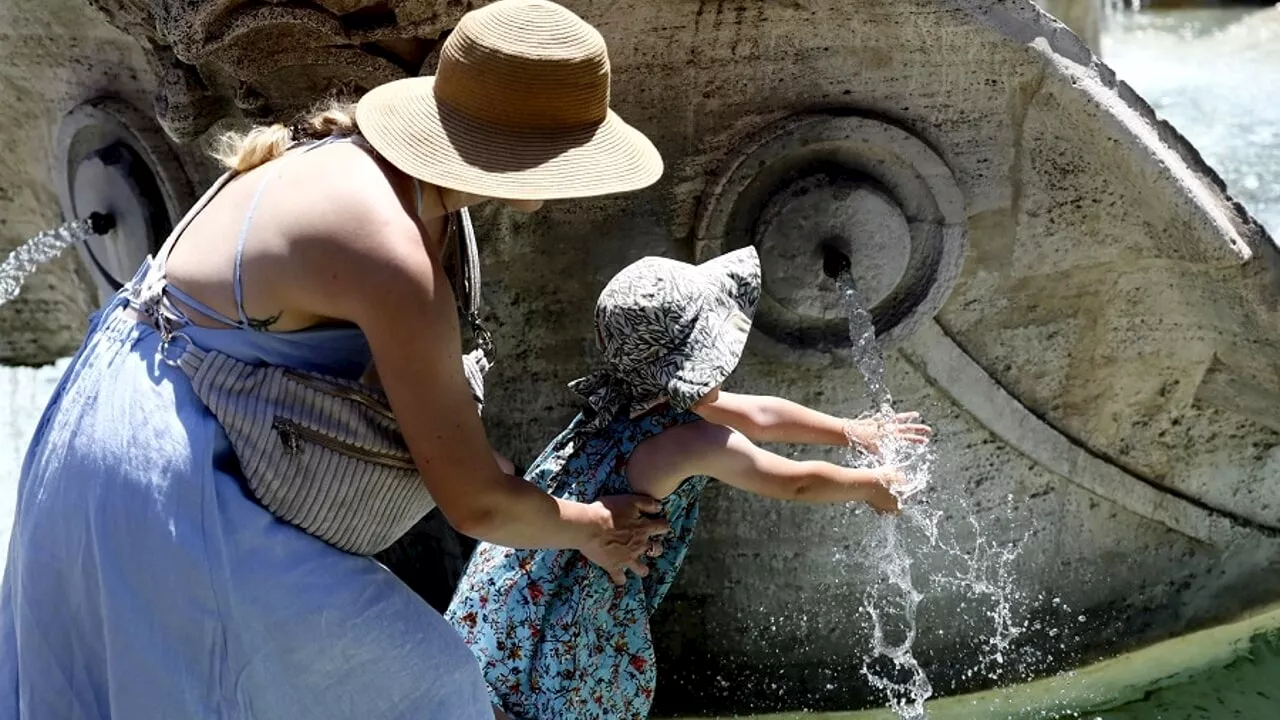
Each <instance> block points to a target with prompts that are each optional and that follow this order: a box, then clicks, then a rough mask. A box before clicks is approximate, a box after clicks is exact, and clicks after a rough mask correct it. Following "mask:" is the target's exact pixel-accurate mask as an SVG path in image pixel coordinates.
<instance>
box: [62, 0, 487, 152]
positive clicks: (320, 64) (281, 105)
mask: <svg viewBox="0 0 1280 720" xmlns="http://www.w3.org/2000/svg"><path fill="white" fill-rule="evenodd" d="M87 1H88V3H89V4H90V5H91V6H93V7H94V8H96V9H97V10H99V11H100V12H102V13H103V14H104V15H106V17H107V19H108V21H109V22H111V23H112V24H113V25H115V26H116V27H118V28H120V29H122V30H124V31H125V32H127V33H129V34H130V35H132V36H133V37H134V38H135V39H136V40H138V41H139V42H140V43H142V45H143V47H144V48H146V49H147V51H148V55H149V59H150V61H151V63H152V69H153V70H154V71H155V73H156V77H157V78H158V79H159V88H158V89H157V93H156V115H157V117H158V119H159V120H160V123H161V124H162V125H163V126H164V128H165V130H166V131H167V132H168V133H169V134H170V135H171V136H172V137H173V138H174V139H175V140H178V141H179V142H188V141H191V140H194V139H196V138H198V137H200V136H201V135H203V134H204V133H205V131H207V130H208V129H209V128H210V127H211V126H212V125H213V124H214V123H215V122H217V121H218V120H220V119H222V118H225V117H228V116H233V115H236V114H241V115H243V116H244V117H245V118H246V119H248V120H252V121H263V120H279V119H288V118H290V117H292V116H293V115H295V114H297V113H299V112H302V111H303V110H305V109H306V108H307V107H308V106H310V105H311V104H312V103H314V102H315V100H316V98H319V97H324V96H325V95H328V94H331V93H333V92H335V91H338V90H347V91H351V92H353V93H358V92H360V91H361V90H364V89H367V88H370V87H373V86H375V85H379V84H381V83H384V82H387V81H389V80H395V79H398V78H401V77H406V76H410V75H416V74H418V73H419V72H420V70H421V69H422V67H423V65H424V63H426V62H427V60H428V58H429V56H430V54H431V51H432V50H433V49H434V48H435V47H436V45H437V43H438V42H439V41H440V40H441V39H443V33H444V32H445V31H446V30H447V29H448V28H451V27H453V25H454V24H455V23H456V22H457V21H458V18H460V17H461V16H462V15H463V14H464V13H465V12H467V11H468V10H470V9H471V8H472V6H474V5H479V4H482V3H477V2H471V1H470V0H311V1H305V0H304V1H303V2H290V3H282V2H271V1H270V0H266V1H264V0H174V1H172V2H161V1H160V0H149V1H144V0H87Z"/></svg>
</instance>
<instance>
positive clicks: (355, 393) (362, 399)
mask: <svg viewBox="0 0 1280 720" xmlns="http://www.w3.org/2000/svg"><path fill="white" fill-rule="evenodd" d="M284 376H285V377H287V378H289V379H290V380H293V381H295V382H297V383H300V384H302V385H306V386H307V387H310V388H312V389H313V390H319V391H321V392H324V393H328V394H330V395H337V396H338V397H340V398H345V399H347V400H352V401H354V402H358V403H360V404H361V405H364V406H365V407H367V408H369V409H370V410H372V411H374V412H376V413H378V414H379V415H381V416H383V417H385V418H386V419H388V420H390V421H392V422H395V419H396V416H395V414H394V413H392V412H391V408H390V407H388V406H387V404H386V403H384V402H382V401H381V400H380V399H378V398H377V397H375V396H373V395H370V394H369V393H365V392H361V391H359V390H356V389H354V388H350V387H347V386H345V385H339V384H337V383H331V382H326V381H324V380H321V379H320V378H317V377H313V376H311V375H307V374H306V373H302V372H298V371H297V370H285V371H284Z"/></svg>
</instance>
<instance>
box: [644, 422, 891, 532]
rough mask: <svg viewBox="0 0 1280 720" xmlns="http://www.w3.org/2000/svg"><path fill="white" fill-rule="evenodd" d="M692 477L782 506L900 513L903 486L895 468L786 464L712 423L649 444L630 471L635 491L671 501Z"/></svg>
mask: <svg viewBox="0 0 1280 720" xmlns="http://www.w3.org/2000/svg"><path fill="white" fill-rule="evenodd" d="M694 475H708V476H710V477H713V478H716V479H717V480H720V481H722V482H725V483H728V484H729V485H732V486H734V487H736V488H739V489H741V490H746V491H747V492H750V493H755V494H756V495H763V496H764V497H770V498H776V499H779V500H796V501H801V502H811V503H838V502H849V501H860V502H865V503H867V504H869V505H871V506H872V507H874V508H875V509H876V510H878V511H880V512H897V510H898V500H897V498H896V497H894V495H893V493H892V492H890V491H889V487H890V486H891V485H895V484H898V483H901V482H903V476H902V473H901V471H899V470H897V469H896V468H877V469H862V468H847V467H841V466H840V465H834V464H832V463H827V462H821V461H816V460H807V461H795V460H788V459H787V458H784V457H782V456H780V455H776V454H774V453H771V452H769V451H767V450H764V449H762V448H759V447H757V446H756V445H755V444H753V443H752V442H751V441H750V440H749V439H747V437H746V436H745V435H743V434H742V433H740V432H737V431H735V430H733V429H732V428H729V427H725V426H723V425H716V424H713V423H710V422H694V423H689V424H687V425H681V426H679V427H674V428H671V429H670V430H665V431H663V432H662V433H660V434H658V435H655V436H653V437H651V438H649V439H647V440H645V441H644V442H642V443H641V444H640V446H639V447H638V448H636V451H635V452H634V453H632V455H631V459H630V461H629V463H628V466H627V480H628V482H629V483H630V484H631V487H632V489H633V490H635V491H636V492H641V493H645V494H647V495H651V496H653V497H656V498H663V497H666V496H667V495H670V494H671V493H672V492H674V491H675V489H676V488H677V487H679V485H680V483H681V482H683V481H684V480H685V479H686V478H688V477H691V476H694Z"/></svg>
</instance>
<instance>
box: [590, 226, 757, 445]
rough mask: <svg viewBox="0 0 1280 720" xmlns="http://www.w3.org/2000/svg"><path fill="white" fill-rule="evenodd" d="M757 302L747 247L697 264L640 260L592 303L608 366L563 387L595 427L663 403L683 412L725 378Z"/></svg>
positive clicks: (751, 251) (753, 262) (735, 361)
mask: <svg viewBox="0 0 1280 720" xmlns="http://www.w3.org/2000/svg"><path fill="white" fill-rule="evenodd" d="M759 300H760V258H759V257H758V256H757V255H756V250H755V248H752V247H747V248H743V249H741V250H735V251H734V252H731V253H727V254H725V255H721V256H719V257H717V258H714V259H712V260H708V261H707V262H705V263H702V264H701V265H690V264H688V263H683V262H680V261H678V260H672V259H670V258H662V257H646V258H642V259H640V260H637V261H636V262H634V263H632V264H630V265H628V266H627V267H626V268H624V269H623V270H622V272H620V273H618V274H617V275H615V276H614V277H613V279H612V280H610V281H609V284H608V285H606V286H605V288H604V291H603V292H601V293H600V299H599V300H598V301H597V302H596V318H595V321H596V344H597V347H599V349H600V352H601V353H602V354H603V355H604V357H605V360H606V362H607V364H608V367H607V368H605V369H602V370H597V371H596V372H593V373H591V374H590V375H588V376H586V377H584V378H580V379H578V380H575V381H573V382H572V383H569V388H570V389H571V390H573V391H574V392H576V393H578V394H579V395H581V396H582V397H583V398H584V399H585V401H586V403H587V405H588V407H589V410H588V411H587V412H586V416H587V417H586V420H587V422H586V424H585V425H584V426H582V430H584V431H586V432H595V431H597V430H600V429H603V428H604V427H605V426H607V425H608V424H609V423H610V422H612V421H613V419H614V418H615V417H616V416H617V415H618V413H619V412H621V411H622V410H623V409H624V408H625V409H628V410H629V411H630V413H631V415H632V417H635V416H637V415H640V414H642V413H644V412H645V411H646V410H648V409H649V408H650V407H652V406H653V405H654V404H656V403H658V402H662V401H666V402H668V403H670V404H671V406H672V407H674V408H675V409H677V410H688V409H689V408H691V407H693V405H694V403H696V402H698V401H699V400H701V399H702V397H703V396H704V395H706V394H707V393H708V392H710V391H711V389H712V388H714V387H716V386H717V385H719V384H720V383H722V382H724V380H725V378H727V377H729V373H731V372H733V369H734V367H736V366H737V364H738V359H739V358H741V357H742V349H743V347H744V346H745V345H746V343H747V336H748V335H749V334H750V333H751V319H752V317H753V316H754V315H755V311H756V303H757V302H759Z"/></svg>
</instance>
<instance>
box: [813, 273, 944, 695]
mask: <svg viewBox="0 0 1280 720" xmlns="http://www.w3.org/2000/svg"><path fill="white" fill-rule="evenodd" d="M836 282H837V284H838V285H839V287H840V300H841V305H842V306H843V308H844V310H845V312H846V313H848V316H849V337H850V338H851V339H852V340H853V359H854V362H855V363H856V364H857V366H858V370H859V371H861V373H862V375H863V377H864V378H866V382H867V394H868V395H869V396H870V399H871V401H872V403H873V405H874V407H875V408H876V410H875V411H873V412H872V413H869V414H867V415H864V416H863V417H862V418H859V419H860V420H866V419H871V420H873V421H879V422H888V421H892V420H893V418H894V411H893V397H892V396H891V395H890V394H889V390H888V388H887V387H885V383H884V371H885V367H884V353H883V351H882V350H881V349H880V344H879V343H878V342H877V341H876V329H875V324H874V323H873V322H872V318H871V313H869V312H868V311H867V309H866V303H865V302H864V301H863V299H862V296H861V295H860V294H859V293H858V289H857V287H856V286H855V285H854V282H853V278H852V276H851V275H850V274H849V273H848V272H847V271H846V272H844V273H841V275H840V276H839V278H837V281H836ZM853 448H854V446H853V445H852V443H851V444H850V455H851V457H850V461H851V462H852V463H853V464H854V465H856V466H858V467H874V466H879V465H896V466H898V467H900V468H901V469H902V470H903V474H905V475H906V478H907V481H906V483H905V484H904V485H903V486H900V487H898V488H895V489H894V494H895V495H897V496H898V498H899V499H900V500H904V501H905V499H906V498H907V497H909V496H911V495H914V494H916V493H918V492H920V491H921V490H923V489H924V488H925V487H926V486H927V485H928V484H929V478H930V476H931V475H932V470H933V455H932V453H931V452H929V451H928V450H927V449H922V448H920V446H913V445H910V444H908V443H905V442H902V441H900V440H897V438H892V437H891V438H887V439H886V440H885V441H884V442H882V443H881V446H880V454H879V456H875V455H871V454H870V453H867V452H865V451H861V450H854V449H853ZM912 513H913V510H912V509H910V508H908V509H906V510H905V511H904V513H903V515H901V516H898V517H894V516H885V517H881V518H879V519H878V520H877V521H876V523H875V525H874V526H873V528H872V531H871V534H870V535H869V536H868V537H867V538H866V540H864V542H863V544H862V548H861V550H860V552H859V556H860V557H862V558H863V561H864V562H866V563H867V564H868V565H869V566H870V568H871V569H872V571H873V572H874V576H873V577H872V578H870V582H869V583H868V584H867V589H866V590H865V591H864V593H863V597H862V609H863V611H864V612H865V613H867V615H868V617H869V619H870V620H871V629H872V643H873V647H872V652H871V654H870V655H868V656H867V657H866V658H865V659H864V660H863V664H862V672H863V674H864V675H865V676H866V678H867V680H868V681H869V682H870V683H871V685H872V686H873V687H875V688H876V689H878V690H880V691H881V692H883V693H884V694H885V697H886V699H887V700H888V702H889V705H890V707H892V708H893V710H894V711H895V712H896V713H897V714H898V715H899V716H900V717H902V718H923V717H924V716H925V709H924V702H925V700H927V699H928V698H929V697H931V696H932V695H933V686H932V685H931V684H930V683H929V678H928V677H927V676H926V674H925V672H924V668H922V667H921V666H920V663H919V661H917V660H916V658H915V655H914V654H913V653H912V645H913V644H914V643H915V639H916V633H917V628H916V609H917V607H918V606H919V604H920V600H921V599H922V598H923V597H924V594H923V593H921V592H920V591H919V590H917V589H916V587H915V584H914V582H913V580H912V577H911V555H910V554H909V553H908V552H907V547H906V545H905V544H904V541H903V537H902V534H901V533H900V532H899V527H898V526H899V523H900V522H910V521H911V520H910V518H911V517H912Z"/></svg>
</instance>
